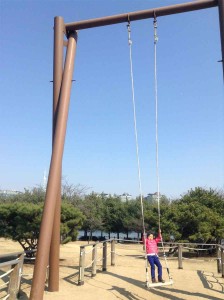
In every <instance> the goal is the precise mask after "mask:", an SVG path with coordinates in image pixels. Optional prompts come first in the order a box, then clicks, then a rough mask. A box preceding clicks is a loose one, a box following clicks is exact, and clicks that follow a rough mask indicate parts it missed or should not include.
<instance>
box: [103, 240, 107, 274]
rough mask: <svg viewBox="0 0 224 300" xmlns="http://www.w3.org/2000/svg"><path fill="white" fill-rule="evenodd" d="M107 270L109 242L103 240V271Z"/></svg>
mask: <svg viewBox="0 0 224 300" xmlns="http://www.w3.org/2000/svg"><path fill="white" fill-rule="evenodd" d="M106 270H107V242H103V271H106Z"/></svg>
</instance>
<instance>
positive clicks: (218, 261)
mask: <svg viewBox="0 0 224 300" xmlns="http://www.w3.org/2000/svg"><path fill="white" fill-rule="evenodd" d="M216 251H217V272H218V273H221V271H222V265H221V247H220V246H219V245H217V246H216Z"/></svg>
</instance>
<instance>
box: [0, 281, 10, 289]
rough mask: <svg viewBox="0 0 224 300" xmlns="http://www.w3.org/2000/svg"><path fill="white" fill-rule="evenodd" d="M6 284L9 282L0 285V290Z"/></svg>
mask: <svg viewBox="0 0 224 300" xmlns="http://www.w3.org/2000/svg"><path fill="white" fill-rule="evenodd" d="M8 284H9V281H7V282H5V283H3V284H2V285H0V288H2V287H3V286H6V285H8Z"/></svg>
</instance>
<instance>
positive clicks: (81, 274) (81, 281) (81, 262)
mask: <svg viewBox="0 0 224 300" xmlns="http://www.w3.org/2000/svg"><path fill="white" fill-rule="evenodd" d="M84 272H85V247H80V257H79V279H78V285H83V284H84Z"/></svg>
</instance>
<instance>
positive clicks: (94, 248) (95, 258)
mask: <svg viewBox="0 0 224 300" xmlns="http://www.w3.org/2000/svg"><path fill="white" fill-rule="evenodd" d="M97 245H98V244H95V245H93V252H92V261H93V264H92V277H95V276H96V264H97Z"/></svg>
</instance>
